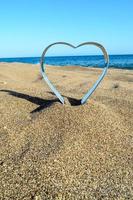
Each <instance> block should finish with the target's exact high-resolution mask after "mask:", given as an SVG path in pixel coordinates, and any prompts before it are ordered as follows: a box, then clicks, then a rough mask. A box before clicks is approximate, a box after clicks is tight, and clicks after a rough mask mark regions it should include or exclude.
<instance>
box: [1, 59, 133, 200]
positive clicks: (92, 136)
mask: <svg viewBox="0 0 133 200" xmlns="http://www.w3.org/2000/svg"><path fill="white" fill-rule="evenodd" d="M100 72H101V70H100V69H93V68H91V69H87V68H80V67H62V68H59V67H48V68H47V74H48V76H49V79H50V80H51V81H52V82H53V83H54V84H55V85H56V87H57V88H58V90H59V91H60V92H61V94H62V95H63V96H65V100H66V102H67V103H66V104H65V105H62V104H61V103H60V102H59V101H58V99H57V98H56V97H55V95H53V93H52V92H51V91H50V89H49V88H48V86H47V85H46V83H45V82H44V81H43V80H40V79H39V78H38V76H39V73H40V69H39V66H37V65H30V64H29V65H28V64H18V63H12V64H8V63H1V64H0V182H1V183H0V199H2V200H5V199H7V200H9V199H14V200H16V199H19V200H21V199H23V200H30V199H31V200H32V199H35V200H45V199H46V200H48V199H52V200H53V199H55V200H57V199H59V200H61V199H62V200H65V199H67V200H68V199H72V200H73V199H76V200H79V199H80V200H81V199H83V200H84V199H87V200H95V199H96V200H98V199H99V200H100V199H111V200H112V199H115V200H118V199H119V200H120V199H121V200H125V199H133V120H132V119H133V71H129V70H118V69H109V70H108V74H107V76H106V77H105V78H104V80H103V81H102V83H101V84H100V86H99V87H98V88H97V90H96V91H95V92H94V93H93V94H92V96H91V97H90V99H89V100H88V102H87V103H86V104H84V105H78V103H77V102H78V100H79V99H81V98H82V96H83V95H84V94H85V92H86V91H87V90H88V88H89V87H90V86H91V85H92V84H93V83H94V81H95V80H96V79H97V76H98V74H100Z"/></svg>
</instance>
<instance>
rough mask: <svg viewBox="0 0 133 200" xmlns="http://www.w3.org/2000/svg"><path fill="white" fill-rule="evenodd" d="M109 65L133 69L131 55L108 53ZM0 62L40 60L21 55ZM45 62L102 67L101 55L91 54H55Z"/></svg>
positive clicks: (0, 59)
mask: <svg viewBox="0 0 133 200" xmlns="http://www.w3.org/2000/svg"><path fill="white" fill-rule="evenodd" d="M109 58H110V65H109V67H111V68H117V69H118V68H119V69H130V70H132V69H133V55H131V54H130V55H110V56H109ZM0 62H9V63H11V62H20V63H30V64H38V63H39V62H40V57H21V58H0ZM45 63H46V64H48V65H58V66H66V65H76V66H83V67H90V66H91V67H92V66H93V67H100V68H102V67H104V59H103V56H101V55H91V56H55V57H53V56H52V57H46V58H45Z"/></svg>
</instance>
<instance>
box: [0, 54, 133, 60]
mask: <svg viewBox="0 0 133 200" xmlns="http://www.w3.org/2000/svg"><path fill="white" fill-rule="evenodd" d="M108 55H109V56H126V55H129V56H130V55H133V53H129V54H128V53H126V54H123V53H122V54H108ZM71 56H72V57H77V56H104V55H103V54H91V55H86V54H85V55H60V56H58V55H57V56H56V55H54V56H53V55H51V56H45V57H46V58H50V57H71ZM13 58H41V56H23V57H22V56H20V57H0V59H13Z"/></svg>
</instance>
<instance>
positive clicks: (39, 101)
mask: <svg viewBox="0 0 133 200" xmlns="http://www.w3.org/2000/svg"><path fill="white" fill-rule="evenodd" d="M0 92H7V93H8V94H9V95H11V96H14V97H17V98H21V99H25V100H27V101H29V102H32V103H34V104H36V105H39V107H37V108H36V109H34V110H33V111H31V112H30V113H36V112H40V111H41V110H43V109H45V108H47V107H50V106H51V105H52V104H53V103H55V102H60V101H59V100H58V99H57V98H56V99H50V100H49V99H42V98H40V97H35V96H30V95H27V94H23V93H20V92H16V91H12V90H0Z"/></svg>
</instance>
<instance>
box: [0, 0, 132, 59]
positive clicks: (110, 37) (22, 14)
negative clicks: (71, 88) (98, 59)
mask: <svg viewBox="0 0 133 200" xmlns="http://www.w3.org/2000/svg"><path fill="white" fill-rule="evenodd" d="M56 41H66V42H70V43H73V44H75V45H76V44H79V43H81V42H85V41H97V42H100V43H101V44H103V45H104V46H105V47H106V48H107V50H108V52H109V54H125V53H127V54H132V53H133V0H91V1H90V0H21V1H19V0H0V57H23V56H40V55H41V53H42V51H43V49H44V48H45V47H46V46H47V45H49V44H50V43H53V42H56ZM64 52H65V50H64V49H62V48H61V47H60V48H56V49H55V51H53V52H52V53H53V54H55V55H56V54H57V55H63V54H64ZM52 53H51V54H52ZM79 53H81V54H83V53H84V50H82V49H81V50H80V51H79ZM92 53H94V54H95V51H92Z"/></svg>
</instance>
